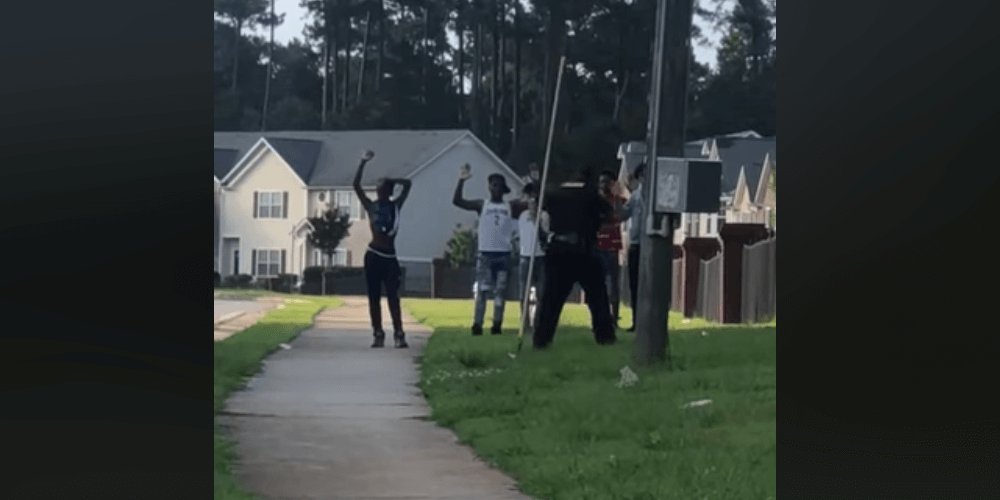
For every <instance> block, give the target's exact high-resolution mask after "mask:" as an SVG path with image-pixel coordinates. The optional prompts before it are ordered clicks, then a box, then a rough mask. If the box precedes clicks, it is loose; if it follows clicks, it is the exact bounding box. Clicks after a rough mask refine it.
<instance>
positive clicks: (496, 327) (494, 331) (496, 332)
mask: <svg viewBox="0 0 1000 500" xmlns="http://www.w3.org/2000/svg"><path fill="white" fill-rule="evenodd" d="M490 333H492V334H493V335H500V334H501V333H503V330H502V329H501V328H500V323H493V329H491V330H490Z"/></svg>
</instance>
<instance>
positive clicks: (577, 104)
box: [214, 0, 777, 176]
mask: <svg viewBox="0 0 1000 500" xmlns="http://www.w3.org/2000/svg"><path fill="white" fill-rule="evenodd" d="M775 2H776V0H696V6H695V12H696V15H697V16H700V17H701V18H703V19H705V20H707V21H708V22H709V25H710V26H711V27H712V29H715V30H719V31H720V32H721V33H723V35H724V36H723V37H722V41H721V44H720V46H719V47H718V48H717V61H716V68H715V69H710V68H709V67H708V66H706V65H703V64H700V63H697V62H696V61H694V56H693V50H692V55H691V57H692V64H691V65H690V76H689V89H688V113H687V114H688V119H687V131H686V134H687V137H688V139H689V140H690V139H696V138H702V137H707V136H711V135H717V134H724V133H730V132H735V131H739V130H746V129H753V130H756V131H757V132H759V133H761V134H763V135H774V134H775V133H776V124H775V121H776V93H775V91H776V63H777V54H776V50H775V47H776V44H775V35H774V28H775V21H776V3H775ZM302 6H303V7H305V8H307V9H308V11H309V13H310V14H311V19H312V22H311V24H309V25H308V26H307V27H306V29H305V32H304V33H303V38H304V41H303V42H299V41H292V42H291V43H288V44H274V45H273V47H272V44H271V43H270V40H269V38H268V37H266V36H260V35H257V34H255V28H257V27H264V28H265V31H266V29H267V28H270V27H271V26H276V25H279V24H280V23H281V22H283V19H281V16H275V15H274V14H273V13H272V4H271V2H270V1H269V0H215V33H214V37H215V51H214V56H215V57H214V70H215V71H214V77H215V82H214V96H215V129H216V130H218V131H226V130H245V131H260V130H318V129H326V130H358V129H454V128H462V129H469V130H472V131H473V132H474V133H475V134H476V135H477V136H478V137H479V138H480V139H482V140H483V141H484V142H485V143H486V144H487V145H488V146H489V147H490V148H491V149H492V150H493V151H494V152H495V153H496V154H497V155H498V156H500V157H501V158H504V159H505V160H506V161H507V162H508V163H509V164H510V165H511V166H512V167H514V168H515V169H518V170H519V171H523V170H524V168H525V165H527V163H529V162H531V161H539V160H540V159H541V158H542V157H543V156H544V148H545V144H546V138H547V134H548V123H549V115H550V113H551V109H552V102H553V100H554V99H555V96H554V95H553V92H554V87H555V81H556V76H557V74H558V70H559V68H558V62H559V59H560V57H562V56H565V57H566V61H567V69H566V71H565V72H564V75H563V86H562V89H561V94H562V95H561V96H559V99H560V108H559V112H558V114H557V116H556V132H555V134H554V136H553V155H552V169H553V170H552V172H553V174H556V175H557V176H558V174H557V172H558V171H560V170H562V169H564V168H565V167H569V166H572V165H580V164H581V163H587V162H597V163H602V164H605V165H607V164H613V163H614V162H615V153H616V151H617V147H618V144H620V143H621V142H624V141H630V140H644V139H645V132H646V131H645V129H646V108H647V103H646V101H647V95H648V80H649V78H648V76H649V71H650V64H651V54H652V52H651V50H652V40H653V19H654V13H655V10H656V1H655V0H574V1H566V0H302ZM691 36H692V38H693V40H694V42H693V44H692V47H693V46H694V44H696V43H703V44H704V43H705V40H706V36H705V34H704V33H701V32H700V30H699V28H698V27H697V26H693V28H692V33H691ZM272 49H273V50H272ZM269 62H270V63H271V64H269ZM265 114H266V116H265Z"/></svg>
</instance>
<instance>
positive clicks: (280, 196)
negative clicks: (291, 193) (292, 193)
mask: <svg viewBox="0 0 1000 500" xmlns="http://www.w3.org/2000/svg"><path fill="white" fill-rule="evenodd" d="M264 193H269V194H274V193H277V194H278V208H279V214H278V217H271V211H270V209H269V210H268V212H267V216H266V217H263V216H261V215H260V210H261V207H263V206H264V205H263V204H262V203H261V195H262V194H264ZM284 193H285V191H284V190H282V189H258V190H257V214H256V215H257V218H258V219H283V218H284V217H282V215H283V214H284V213H285V207H284V203H285V194H284ZM273 206H274V205H268V207H273Z"/></svg>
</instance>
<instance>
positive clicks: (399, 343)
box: [392, 332, 410, 349]
mask: <svg viewBox="0 0 1000 500" xmlns="http://www.w3.org/2000/svg"><path fill="white" fill-rule="evenodd" d="M392 338H393V339H395V340H396V347H398V348H400V349H402V348H405V347H410V346H409V345H408V344H407V343H406V333H404V332H396V333H393V334H392Z"/></svg>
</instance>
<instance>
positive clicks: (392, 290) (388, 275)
mask: <svg viewBox="0 0 1000 500" xmlns="http://www.w3.org/2000/svg"><path fill="white" fill-rule="evenodd" d="M365 281H366V282H367V284H368V312H369V314H370V315H371V317H372V329H373V330H374V331H376V332H381V331H382V285H383V284H385V298H386V301H387V302H389V314H391V315H392V326H393V328H395V329H396V333H402V332H403V315H402V312H401V310H400V307H399V285H400V269H399V261H398V260H396V259H395V258H389V257H383V256H381V255H378V254H376V253H374V252H372V251H368V252H366V253H365Z"/></svg>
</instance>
